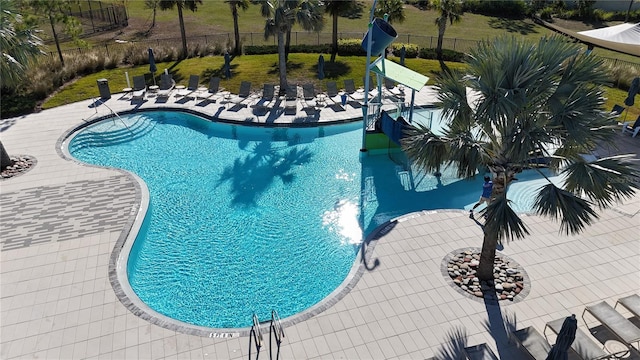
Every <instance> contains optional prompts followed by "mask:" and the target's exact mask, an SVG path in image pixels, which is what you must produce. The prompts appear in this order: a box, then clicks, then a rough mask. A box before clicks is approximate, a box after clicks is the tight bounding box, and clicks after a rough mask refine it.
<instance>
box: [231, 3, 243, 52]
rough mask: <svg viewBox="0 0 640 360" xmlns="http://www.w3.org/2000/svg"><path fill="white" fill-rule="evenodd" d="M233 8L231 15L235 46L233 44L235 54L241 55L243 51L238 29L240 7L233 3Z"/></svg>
mask: <svg viewBox="0 0 640 360" xmlns="http://www.w3.org/2000/svg"><path fill="white" fill-rule="evenodd" d="M231 6H232V8H231V14H232V15H233V35H234V44H233V54H234V55H240V54H241V52H242V50H241V46H240V29H239V28H238V6H237V5H236V4H235V3H233V4H232V5H231Z"/></svg>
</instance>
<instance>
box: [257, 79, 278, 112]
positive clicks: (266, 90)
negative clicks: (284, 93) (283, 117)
mask: <svg viewBox="0 0 640 360" xmlns="http://www.w3.org/2000/svg"><path fill="white" fill-rule="evenodd" d="M274 97H275V86H274V85H273V84H264V85H263V86H262V96H261V97H260V100H258V102H257V103H256V104H255V106H254V107H255V108H257V109H261V110H264V111H268V110H269V109H271V106H272V103H273V99H274Z"/></svg>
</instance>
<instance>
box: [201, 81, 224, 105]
mask: <svg viewBox="0 0 640 360" xmlns="http://www.w3.org/2000/svg"><path fill="white" fill-rule="evenodd" d="M222 90H224V88H221V87H220V78H219V77H217V76H212V77H211V79H209V89H207V91H206V92H204V93H198V96H197V97H198V98H200V99H203V100H207V101H211V100H212V98H213V100H214V101H215V96H217V95H219V94H220V91H222Z"/></svg>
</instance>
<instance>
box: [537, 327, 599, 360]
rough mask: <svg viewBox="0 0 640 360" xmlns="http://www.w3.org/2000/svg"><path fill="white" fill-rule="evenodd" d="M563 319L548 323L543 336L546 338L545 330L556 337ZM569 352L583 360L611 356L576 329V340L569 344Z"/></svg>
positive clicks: (596, 359) (595, 359)
mask: <svg viewBox="0 0 640 360" xmlns="http://www.w3.org/2000/svg"><path fill="white" fill-rule="evenodd" d="M565 319H566V318H560V319H558V320H553V321H549V322H548V323H547V325H546V326H545V327H544V331H543V333H544V336H545V337H546V336H547V329H551V331H553V332H554V333H555V334H556V335H557V334H558V333H560V329H562V324H563V323H564V321H565ZM571 350H573V352H575V353H576V354H577V355H578V356H579V357H580V358H582V359H585V360H599V359H606V358H609V357H611V354H609V353H608V352H606V351H604V350H603V349H602V347H601V346H600V345H598V344H597V343H595V342H594V341H593V340H591V338H589V336H588V335H587V334H585V333H584V332H583V331H582V330H580V329H576V338H575V339H574V340H573V342H572V343H571Z"/></svg>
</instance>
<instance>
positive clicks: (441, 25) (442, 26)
mask: <svg viewBox="0 0 640 360" xmlns="http://www.w3.org/2000/svg"><path fill="white" fill-rule="evenodd" d="M446 29H447V19H446V18H444V19H441V20H440V22H438V45H437V48H436V54H437V57H438V60H442V40H444V32H445V30H446Z"/></svg>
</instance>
